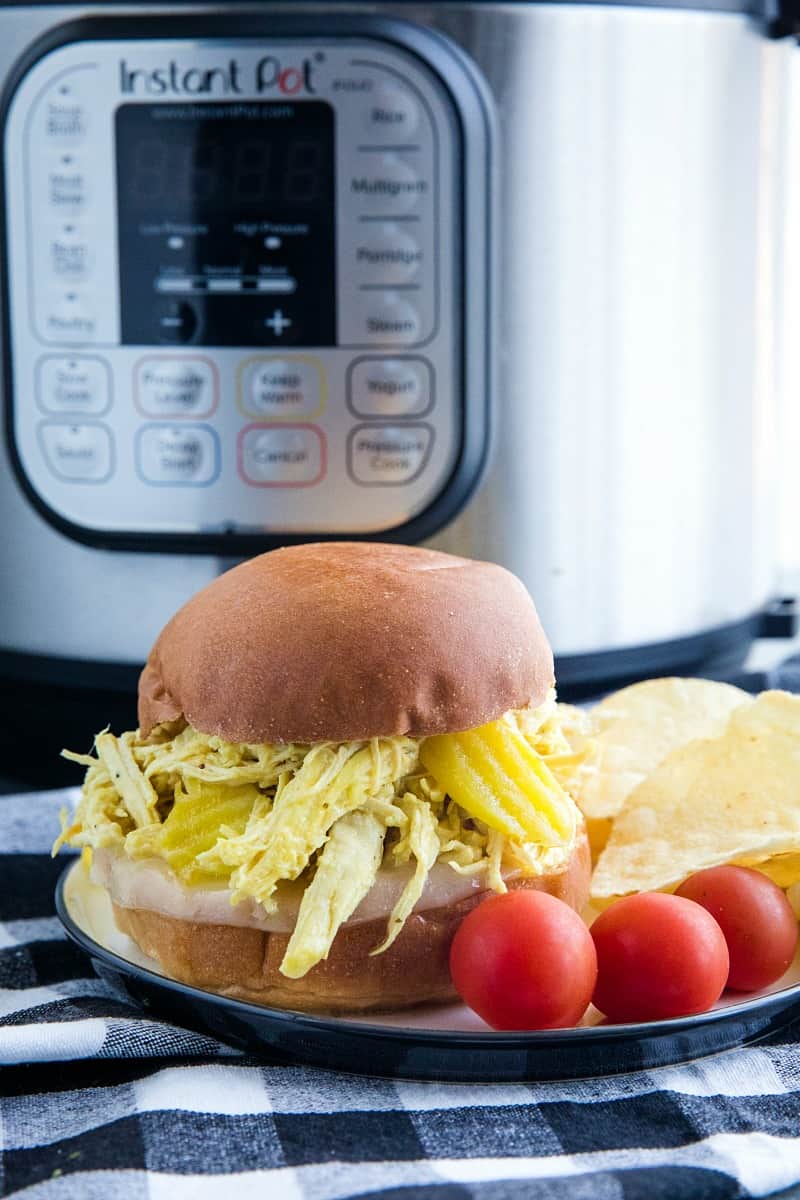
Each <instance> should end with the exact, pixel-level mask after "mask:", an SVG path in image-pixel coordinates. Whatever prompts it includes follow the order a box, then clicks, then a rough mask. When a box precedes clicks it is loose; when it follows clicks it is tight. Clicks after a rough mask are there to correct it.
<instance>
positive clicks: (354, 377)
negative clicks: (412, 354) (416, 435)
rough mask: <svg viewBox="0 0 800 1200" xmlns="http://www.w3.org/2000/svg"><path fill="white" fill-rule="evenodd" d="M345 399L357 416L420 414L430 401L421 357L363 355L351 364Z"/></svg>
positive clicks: (428, 371) (428, 379)
mask: <svg viewBox="0 0 800 1200" xmlns="http://www.w3.org/2000/svg"><path fill="white" fill-rule="evenodd" d="M347 400H348V404H349V405H350V408H351V409H352V411H353V412H354V413H355V414H356V416H359V417H419V416H422V414H423V413H426V412H428V411H429V410H430V408H431V407H432V404H433V385H432V382H431V368H430V364H429V363H427V362H426V361H425V359H424V358H362V359H359V360H358V361H356V362H355V363H353V365H352V367H351V368H350V374H349V378H348V381H347Z"/></svg>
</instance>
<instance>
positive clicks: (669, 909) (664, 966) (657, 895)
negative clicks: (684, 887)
mask: <svg viewBox="0 0 800 1200" xmlns="http://www.w3.org/2000/svg"><path fill="white" fill-rule="evenodd" d="M591 932H592V938H593V939H594V945H595V949H596V950H597V987H596V988H595V992H594V1003H595V1004H596V1005H597V1007H598V1008H599V1009H600V1011H601V1012H602V1013H605V1015H606V1016H607V1017H608V1018H609V1019H610V1020H611V1021H658V1020H663V1019H664V1018H665V1017H681V1016H687V1015H688V1014H689V1013H698V1012H705V1010H706V1009H707V1008H711V1005H712V1004H714V1002H715V1001H716V1000H718V999H719V997H720V996H721V994H722V989H723V988H724V987H725V982H726V980H727V978H728V947H727V946H726V945H725V938H724V936H723V933H722V930H721V929H720V927H719V925H718V924H717V922H716V921H715V920H714V918H713V917H712V916H711V915H710V914H709V913H707V912H706V910H705V909H704V908H701V907H700V905H699V904H695V903H694V901H692V900H686V899H684V898H683V897H682V896H667V895H665V894H663V893H661V892H643V893H642V894H641V895H637V896H626V897H625V898H624V899H623V900H617V901H616V903H615V904H612V905H611V907H610V908H607V909H606V910H605V912H603V913H601V914H600V916H599V917H598V918H597V920H596V921H595V922H594V924H593V925H592V930H591Z"/></svg>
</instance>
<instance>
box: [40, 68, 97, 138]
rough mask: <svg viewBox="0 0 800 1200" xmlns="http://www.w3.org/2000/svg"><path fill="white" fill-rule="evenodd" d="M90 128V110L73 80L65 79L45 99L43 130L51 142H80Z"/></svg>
mask: <svg viewBox="0 0 800 1200" xmlns="http://www.w3.org/2000/svg"><path fill="white" fill-rule="evenodd" d="M88 128H89V110H88V108H87V106H86V105H85V104H84V102H83V98H82V96H81V94H80V91H79V90H78V88H77V87H76V85H75V84H74V82H72V81H71V80H63V81H62V82H61V83H60V84H59V85H58V86H57V87H55V88H53V90H52V91H51V92H50V93H49V95H47V96H46V97H45V99H44V111H43V131H44V136H45V138H46V139H47V141H50V142H68V143H72V142H79V141H82V140H83V138H85V137H86V133H87V131H88Z"/></svg>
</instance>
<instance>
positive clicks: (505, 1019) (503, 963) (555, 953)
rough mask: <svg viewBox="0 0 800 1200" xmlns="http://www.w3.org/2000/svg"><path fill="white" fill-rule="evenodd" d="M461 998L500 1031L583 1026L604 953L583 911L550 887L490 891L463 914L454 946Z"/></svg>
mask: <svg viewBox="0 0 800 1200" xmlns="http://www.w3.org/2000/svg"><path fill="white" fill-rule="evenodd" d="M450 973H451V975H452V977H453V983H454V984H455V986H456V989H457V991H458V993H459V995H460V996H461V997H462V999H463V1000H464V1001H465V1002H466V1003H467V1004H468V1005H469V1006H470V1008H474V1010H475V1012H476V1013H478V1014H479V1016H481V1017H483V1019H484V1021H486V1022H487V1023H488V1024H489V1025H491V1026H493V1028H494V1029H556V1028H561V1027H563V1026H565V1025H576V1024H577V1023H578V1021H579V1020H580V1019H581V1017H582V1016H583V1014H584V1012H585V1011H586V1009H587V1008H588V1006H589V1001H590V1000H591V998H592V989H593V988H594V984H595V979H596V978H597V958H596V955H595V952H594V945H593V943H592V938H591V935H590V933H589V930H588V929H587V928H586V926H585V925H584V923H583V921H582V920H581V918H580V917H579V916H578V914H577V913H576V912H575V911H574V910H573V909H571V908H570V907H569V906H568V905H567V904H564V902H563V901H562V900H556V899H555V897H554V896H550V895H548V894H547V893H546V892H534V891H518V892H507V893H506V894H505V895H503V896H491V897H490V898H489V899H488V900H484V901H483V903H482V904H479V905H478V907H477V908H474V909H473V910H472V912H471V913H470V914H469V915H468V916H467V917H465V918H464V920H463V921H462V923H461V925H460V926H459V928H458V931H457V933H456V936H455V938H454V939H453V944H452V947H451V949H450Z"/></svg>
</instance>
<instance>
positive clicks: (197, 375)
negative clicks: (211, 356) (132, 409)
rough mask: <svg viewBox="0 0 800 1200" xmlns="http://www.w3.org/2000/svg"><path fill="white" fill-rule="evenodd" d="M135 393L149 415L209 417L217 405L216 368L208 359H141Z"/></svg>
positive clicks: (142, 410) (137, 367)
mask: <svg viewBox="0 0 800 1200" xmlns="http://www.w3.org/2000/svg"><path fill="white" fill-rule="evenodd" d="M134 396H135V398H136V406H137V408H139V410H140V411H141V412H143V413H145V414H146V415H147V416H148V417H207V416H209V415H210V414H211V413H212V412H213V411H214V409H215V408H216V406H217V380H216V371H215V369H214V366H213V365H212V363H211V362H209V360H208V359H206V358H166V357H163V356H161V355H153V356H151V357H148V358H142V359H140V360H139V362H138V363H137V364H136V367H135V369H134Z"/></svg>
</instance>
